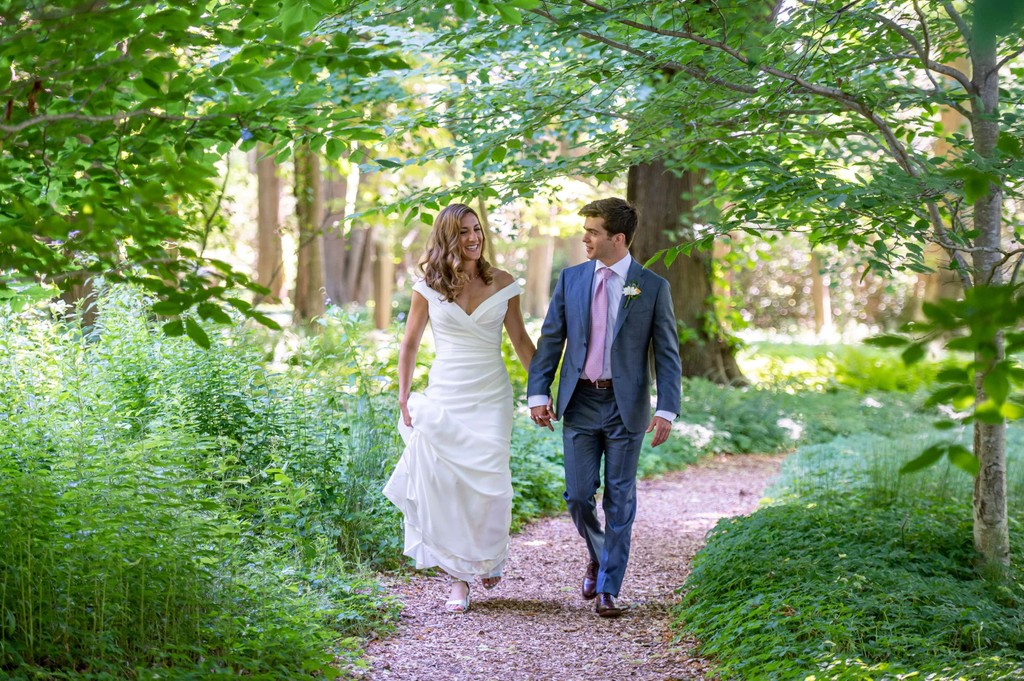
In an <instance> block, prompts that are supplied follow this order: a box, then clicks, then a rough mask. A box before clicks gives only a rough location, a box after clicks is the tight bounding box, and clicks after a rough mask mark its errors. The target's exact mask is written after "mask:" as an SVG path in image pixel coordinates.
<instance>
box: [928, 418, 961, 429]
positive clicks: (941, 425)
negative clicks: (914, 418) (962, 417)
mask: <svg viewBox="0 0 1024 681" xmlns="http://www.w3.org/2000/svg"><path fill="white" fill-rule="evenodd" d="M958 425H960V424H958V423H957V422H956V421H950V420H948V419H942V420H941V421H936V422H935V423H933V424H932V428H934V429H935V430H952V429H954V428H956V427H957V426H958Z"/></svg>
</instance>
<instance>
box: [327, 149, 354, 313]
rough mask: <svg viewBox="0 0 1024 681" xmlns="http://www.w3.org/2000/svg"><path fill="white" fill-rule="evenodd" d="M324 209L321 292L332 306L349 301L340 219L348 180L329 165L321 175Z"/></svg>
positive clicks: (345, 249)
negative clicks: (322, 179) (322, 282)
mask: <svg viewBox="0 0 1024 681" xmlns="http://www.w3.org/2000/svg"><path fill="white" fill-rule="evenodd" d="M325 176H326V177H325V183H324V184H325V186H324V208H325V210H326V211H327V213H326V216H325V217H324V288H325V289H326V291H327V298H328V300H330V301H331V302H332V303H334V304H335V305H344V304H345V303H347V302H348V301H349V300H350V296H349V291H348V287H347V285H346V284H347V283H348V281H347V278H346V274H347V272H348V244H347V243H346V240H345V228H344V222H343V221H344V219H345V215H346V202H347V201H346V197H347V196H348V178H346V177H345V176H344V175H342V174H341V173H340V172H338V170H337V168H335V167H334V166H333V165H330V164H329V165H328V166H327V171H326V172H325Z"/></svg>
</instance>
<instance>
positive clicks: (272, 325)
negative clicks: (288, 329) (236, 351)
mask: <svg viewBox="0 0 1024 681" xmlns="http://www.w3.org/2000/svg"><path fill="white" fill-rule="evenodd" d="M246 316H247V317H249V318H250V319H252V320H254V321H256V322H259V323H260V324H262V325H263V326H265V327H267V328H268V329H273V330H274V331H280V330H281V325H280V324H278V323H277V322H275V321H274V320H273V319H271V318H270V317H268V316H266V315H265V314H261V313H259V312H252V311H249V312H246Z"/></svg>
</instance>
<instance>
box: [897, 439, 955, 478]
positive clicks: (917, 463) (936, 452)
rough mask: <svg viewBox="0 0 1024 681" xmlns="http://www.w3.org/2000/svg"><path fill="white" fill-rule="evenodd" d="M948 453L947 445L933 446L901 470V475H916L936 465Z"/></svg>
mask: <svg viewBox="0 0 1024 681" xmlns="http://www.w3.org/2000/svg"><path fill="white" fill-rule="evenodd" d="M945 453H946V446H945V445H932V446H931V447H929V448H928V449H926V450H924V451H923V452H921V454H920V455H918V457H917V458H916V459H913V460H912V461H908V462H907V463H905V464H904V465H903V468H901V469H900V474H904V473H914V472H916V471H920V470H923V469H925V468H928V467H929V466H932V465H934V464H935V463H936V462H937V461H938V460H939V459H941V458H942V455H943V454H945Z"/></svg>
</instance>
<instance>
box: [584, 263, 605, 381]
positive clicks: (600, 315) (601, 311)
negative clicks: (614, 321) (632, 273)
mask: <svg viewBox="0 0 1024 681" xmlns="http://www.w3.org/2000/svg"><path fill="white" fill-rule="evenodd" d="M597 273H598V274H599V275H601V276H599V277H598V278H597V287H596V288H595V289H594V300H593V302H592V303H591V305H590V344H589V345H588V346H587V361H586V362H585V363H584V364H583V375H584V376H586V377H587V378H588V379H590V380H591V381H596V380H597V379H599V378H601V373H602V372H603V371H604V343H605V336H606V335H607V333H608V293H607V292H606V288H605V283H606V282H607V281H608V277H609V276H610V275H611V273H612V268H610V267H602V268H601V269H600V270H598V272H597Z"/></svg>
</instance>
